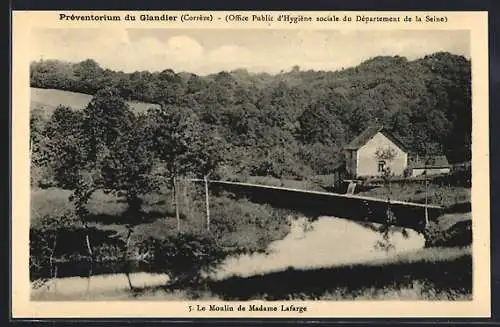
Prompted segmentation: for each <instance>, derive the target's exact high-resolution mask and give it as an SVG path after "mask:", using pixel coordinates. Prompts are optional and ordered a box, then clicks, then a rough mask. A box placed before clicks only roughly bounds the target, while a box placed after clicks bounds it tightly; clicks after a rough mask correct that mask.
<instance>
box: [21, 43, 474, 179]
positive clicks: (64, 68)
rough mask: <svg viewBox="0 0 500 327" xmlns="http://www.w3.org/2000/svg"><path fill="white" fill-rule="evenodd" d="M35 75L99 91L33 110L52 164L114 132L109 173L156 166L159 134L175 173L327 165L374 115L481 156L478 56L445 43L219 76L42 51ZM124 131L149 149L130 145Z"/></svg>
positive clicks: (409, 133) (429, 149)
mask: <svg viewBox="0 0 500 327" xmlns="http://www.w3.org/2000/svg"><path fill="white" fill-rule="evenodd" d="M165 66H166V67H168V63H165ZM30 84H31V86H32V87H37V88H50V89H59V90H68V91H74V92H82V93H87V94H91V95H94V96H95V97H94V99H93V100H92V101H91V103H90V104H89V106H88V107H87V108H86V109H85V110H83V111H75V110H72V109H71V108H64V107H61V108H58V109H57V110H56V111H55V113H54V114H53V115H52V117H51V118H50V123H49V124H47V123H46V122H41V121H39V120H40V119H41V118H40V117H42V116H43V115H38V114H37V112H36V108H35V110H33V112H32V119H31V129H32V133H31V138H32V142H33V143H32V144H33V146H34V148H35V150H36V151H35V152H37V153H43V152H44V151H45V152H47V151H49V152H52V153H53V154H56V155H55V157H57V159H58V160H56V161H57V162H56V161H52V164H49V163H48V162H47V161H50V160H54V155H52V159H50V158H48V157H47V156H43V155H40V156H38V159H39V160H38V161H39V162H38V164H39V165H51V167H52V169H54V170H57V169H58V165H59V166H61V165H63V166H64V162H63V161H71V162H73V163H74V162H76V161H78V160H83V159H82V158H77V157H79V156H80V157H81V156H82V155H83V154H82V153H81V151H78V150H77V149H83V148H85V147H86V148H87V149H89V151H88V152H87V153H88V154H89V155H91V154H92V153H94V154H95V153H98V151H91V149H92V147H98V146H100V145H102V144H107V145H109V149H113V148H114V149H116V151H117V154H116V156H115V157H114V159H113V160H115V159H117V160H116V161H117V162H113V163H112V164H111V163H109V165H108V166H107V170H106V171H105V172H106V174H107V177H105V178H104V179H105V180H108V181H112V180H119V179H118V178H116V176H114V175H113V174H122V173H123V172H124V171H125V170H123V169H120V168H119V165H124V164H125V163H124V162H126V161H130V160H132V161H135V162H137V163H138V165H140V164H143V165H145V166H143V167H138V168H137V171H140V170H148V169H150V168H151V169H153V168H154V167H149V166H148V165H150V164H152V162H154V160H150V158H148V157H147V155H146V154H145V152H146V150H144V149H145V148H146V147H147V146H148V144H150V145H151V146H155V145H154V144H153V143H154V142H156V143H157V144H156V146H155V148H156V149H157V151H156V156H157V157H159V158H160V159H161V160H162V161H163V162H165V163H167V164H170V165H171V166H170V167H166V168H165V169H167V170H168V171H170V172H174V171H175V173H176V174H184V173H188V172H191V170H192V168H193V167H194V166H196V167H198V168H196V169H198V170H199V168H200V167H205V168H206V169H205V171H208V170H209V168H210V167H213V166H217V167H218V168H223V170H224V174H227V175H260V176H274V177H278V178H303V177H307V176H311V175H314V174H328V173H330V172H331V171H332V169H333V167H335V164H336V163H337V162H338V160H339V159H341V156H342V151H341V149H342V147H343V146H344V145H345V144H346V143H348V142H349V141H350V140H351V139H352V138H353V137H355V136H356V135H357V134H359V133H360V132H361V131H362V130H363V129H364V128H366V127H367V126H369V125H371V124H374V123H377V124H383V125H384V126H385V127H387V128H389V129H390V130H391V131H392V132H393V133H394V134H396V135H397V136H399V138H400V139H401V140H402V141H403V142H404V143H406V145H407V146H408V147H409V148H410V149H412V151H413V152H414V154H417V153H418V154H419V155H429V154H446V155H447V157H448V159H449V161H450V162H463V161H467V160H470V158H471V124H472V116H471V63H470V61H469V60H468V59H466V58H464V57H462V56H457V55H453V54H450V53H446V52H440V53H434V54H431V55H427V56H425V57H424V58H421V59H417V60H413V61H409V60H407V59H406V58H404V57H400V56H393V57H389V56H380V57H375V58H371V59H369V60H367V61H365V62H363V63H361V64H360V65H358V66H356V67H352V68H347V69H342V70H338V71H312V70H307V71H306V70H302V69H301V68H300V67H298V66H296V67H293V69H291V70H290V71H286V72H285V71H284V72H281V73H279V74H276V75H271V74H267V73H249V72H248V71H247V70H245V69H237V70H234V71H230V72H220V73H217V74H212V75H208V76H198V75H195V74H191V73H185V72H174V71H173V70H171V69H165V70H163V71H161V72H148V71H142V72H133V73H124V72H121V71H120V72H116V71H112V70H109V69H104V68H102V67H100V66H99V64H98V63H96V62H95V61H94V60H91V59H88V60H85V61H82V62H79V63H68V62H61V61H57V60H42V61H38V62H33V63H32V64H31V72H30ZM128 100H136V101H143V102H149V103H155V104H160V105H161V109H152V110H150V111H149V112H147V113H133V112H132V111H131V110H130V108H128V107H127V105H126V103H125V101H128ZM132 116H134V117H132ZM39 118H40V119H39ZM86 124H87V125H86ZM99 124H101V125H102V126H100V125H99ZM106 124H107V125H106ZM81 126H84V127H85V126H86V127H85V128H86V129H84V130H86V131H87V133H89V131H90V130H92V131H94V132H95V133H94V134H93V135H94V136H93V139H94V140H93V141H92V142H91V141H85V144H79V143H78V142H77V141H75V142H73V141H71V140H72V138H74V135H76V134H78V132H77V130H81ZM103 128H105V129H107V131H106V132H102V131H103ZM120 130H121V131H128V134H130V135H129V140H125V139H126V138H124V137H118V136H119V135H120V133H121V132H120ZM130 131H133V132H132V133H130ZM75 133H76V134H75ZM99 133H100V134H102V135H97V134H99ZM87 135H88V134H87ZM140 135H142V136H140ZM148 135H149V136H148ZM146 139H147V140H149V141H147V142H146V141H145V140H146ZM43 140H45V141H43ZM47 140H51V141H47ZM71 142H73V143H71ZM120 142H125V143H123V144H126V146H125V147H127V146H135V147H136V150H137V149H140V148H141V147H143V148H144V149H143V150H144V151H135V152H134V151H132V152H127V151H125V150H123V149H124V147H122V148H119V144H120ZM148 142H149V143H148ZM64 147H66V148H65V149H63V148H64ZM118 148H119V149H118ZM44 149H45V150H44ZM48 149H50V150H48ZM71 149H72V150H71ZM109 151H111V150H109ZM62 153H65V155H64V159H62V158H63V157H62V156H61V154H62ZM68 153H69V154H71V155H73V156H74V157H71V156H69V155H68ZM193 153H196V155H194V154H193ZM139 157H141V158H139ZM87 159H88V158H87ZM94 159H95V158H94ZM94 159H92V160H93V162H95V160H94ZM174 159H175V160H174ZM174 166H175V167H174ZM65 167H66V168H67V166H65ZM110 167H113V169H111V168H110ZM190 167H191V168H190ZM66 168H65V174H67V173H68V170H67V169H66ZM193 169H194V168H193ZM127 171H128V172H129V173H132V174H133V173H134V171H130V170H127ZM218 171H219V173H220V174H222V172H221V169H219V170H218ZM106 174H105V175H106ZM137 174H138V173H137ZM141 176H142V175H141ZM122 177H123V178H121V179H120V180H130V181H131V180H134V181H135V182H136V183H145V181H141V180H138V179H135V177H134V178H132V177H130V176H129V177H126V176H122ZM61 178H63V179H64V178H67V176H66V177H61ZM127 178H128V179H127ZM63 184H64V183H63Z"/></svg>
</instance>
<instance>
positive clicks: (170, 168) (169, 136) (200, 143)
mask: <svg viewBox="0 0 500 327" xmlns="http://www.w3.org/2000/svg"><path fill="white" fill-rule="evenodd" d="M147 119H148V121H149V125H148V126H149V129H148V132H149V137H150V142H151V144H152V146H153V149H154V152H155V153H156V155H157V157H158V158H159V159H160V160H161V162H162V163H163V164H164V167H165V175H166V176H167V177H168V178H169V179H170V180H173V178H174V177H175V176H188V175H194V176H204V175H206V174H208V173H210V172H212V171H214V169H215V168H216V166H217V164H218V161H219V160H220V159H219V158H220V154H221V153H220V152H219V151H218V149H220V148H221V146H222V143H221V139H220V136H218V135H217V131H216V130H211V129H210V128H209V127H208V126H207V125H205V124H203V123H202V122H201V121H200V120H199V118H198V116H197V115H196V114H195V113H194V112H193V111H192V110H190V109H189V108H176V107H170V106H167V107H162V108H161V109H151V110H150V111H149V112H148V118H147Z"/></svg>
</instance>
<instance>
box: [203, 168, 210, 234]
mask: <svg viewBox="0 0 500 327" xmlns="http://www.w3.org/2000/svg"><path fill="white" fill-rule="evenodd" d="M204 180H205V206H206V214H207V231H210V204H209V202H208V175H207V176H205V177H204Z"/></svg>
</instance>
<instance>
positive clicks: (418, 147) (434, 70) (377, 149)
mask: <svg viewBox="0 0 500 327" xmlns="http://www.w3.org/2000/svg"><path fill="white" fill-rule="evenodd" d="M105 14H106V15H108V16H109V17H116V19H114V20H113V21H110V22H107V23H104V22H101V23H99V22H94V21H93V20H90V21H88V22H84V20H85V17H87V16H85V15H86V14H85V13H74V12H60V13H59V12H51V13H40V14H34V13H32V16H30V15H29V13H19V14H18V15H17V18H16V19H15V20H14V25H15V26H18V28H17V30H16V29H14V34H13V38H14V39H15V40H16V39H17V40H19V42H18V43H17V46H15V47H14V52H13V54H14V55H13V58H14V59H15V58H17V61H16V60H14V61H15V64H16V65H15V66H14V67H16V68H14V70H13V71H14V74H13V81H14V82H13V86H14V91H13V92H18V93H14V94H16V95H15V96H14V101H13V105H12V107H13V108H17V109H15V110H14V109H13V122H16V123H14V125H13V126H14V127H13V129H14V132H16V131H17V133H18V134H16V135H19V136H18V137H17V138H16V140H14V141H13V142H17V143H16V144H17V146H14V147H13V148H15V149H17V150H16V151H18V152H17V154H16V155H15V158H14V160H13V164H12V165H13V166H12V167H13V176H14V177H13V180H14V178H17V183H14V185H15V186H13V208H14V209H13V210H17V211H16V212H17V214H14V213H13V217H15V219H14V218H13V219H12V224H13V228H12V236H13V243H12V269H13V274H12V286H13V288H12V292H13V295H12V296H13V298H15V299H17V302H16V301H14V303H17V304H14V306H15V308H14V310H13V311H15V312H17V313H18V315H19V314H20V315H22V316H25V317H34V316H36V317H70V316H71V317H89V318H91V317H97V316H103V317H105V316H108V315H107V314H109V316H111V317H122V316H123V317H335V316H338V317H343V316H345V317H348V316H349V317H350V316H353V317H357V316H359V317H361V316H363V315H366V314H368V315H370V316H372V317H375V316H385V315H389V316H394V317H398V316H399V315H403V316H407V317H408V316H428V317H433V316H436V317H438V316H442V315H445V316H447V315H450V316H464V315H467V314H473V315H476V316H484V315H487V312H489V311H488V310H489V308H490V306H489V302H488V301H489V296H490V295H489V293H488V291H489V281H487V282H485V280H486V279H488V278H489V274H490V272H489V269H490V268H489V252H487V251H489V195H488V194H487V193H484V192H487V190H488V189H489V184H488V176H489V170H488V169H489V167H488V162H487V160H488V153H489V152H488V145H487V144H488V134H487V132H488V128H487V109H488V107H487V90H488V84H487V79H486V80H484V76H486V77H487V75H485V74H486V73H487V69H486V68H487V66H485V65H486V63H487V54H486V52H479V51H481V50H482V49H484V43H482V40H483V38H482V37H483V36H484V35H483V34H481V33H482V32H483V31H482V30H481V28H480V22H483V23H484V21H483V20H482V19H484V17H483V16H480V15H476V16H474V14H472V13H471V14H470V16H467V15H465V14H463V16H460V14H456V15H457V16H453V14H452V13H449V14H447V15H445V14H442V15H438V16H439V17H441V18H440V19H441V23H439V24H442V25H441V26H440V27H439V26H438V25H435V24H438V23H428V22H427V23H426V22H422V23H421V24H420V23H415V24H416V25H418V24H420V25H418V26H417V27H414V25H411V24H410V23H409V21H411V19H415V17H417V18H418V17H419V16H418V15H413V14H412V15H409V14H407V15H405V14H404V13H397V12H394V13H386V14H385V15H384V14H383V13H378V14H377V15H375V16H374V15H373V14H368V13H362V12H359V13H357V12H355V13H352V15H351V16H349V15H343V14H341V13H338V14H337V13H328V15H327V13H314V12H302V13H298V12H291V13H287V12H269V13H264V12H255V13H253V12H248V13H246V12H234V13H233V12H228V13H220V14H219V13H211V12H200V13H192V12H186V13H184V12H149V13H148V12H144V13H142V12H138V13H137V14H136V17H142V16H144V15H146V14H147V17H152V18H151V19H149V20H151V22H149V23H145V22H143V23H139V22H131V21H130V20H133V19H131V18H130V17H132V14H131V13H127V14H126V15H125V13H119V12H106V13H105ZM195 14H196V15H199V16H200V17H202V16H203V17H205V19H204V20H203V21H198V20H195V19H194V18H192V17H195V16H196V15H195ZM37 15H38V16H37ZM89 15H90V13H89ZM422 15H423V14H422ZM429 15H430V14H429ZM62 16H64V17H65V18H64V19H62V18H61V17H62ZM156 16H158V17H160V18H161V17H168V20H163V19H160V18H158V22H153V21H154V19H153V18H154V17H156ZM254 16H255V17H254ZM357 16H361V17H365V18H366V19H365V20H366V21H363V22H361V23H359V24H363V25H362V26H361V27H351V28H342V26H341V23H340V22H341V21H344V22H345V23H344V24H346V25H345V26H355V25H354V24H356V22H355V21H354V20H355V19H357V18H356V17H357ZM410 16H411V17H410ZM431 16H432V15H431ZM435 16H436V15H433V16H432V17H435ZM36 17H38V18H37V19H35V18H36ZM68 17H69V18H68ZM78 17H80V18H78ZM88 17H92V16H88ZM106 17H107V16H106ZM123 17H128V18H126V20H129V21H128V22H124V21H122V22H120V19H122V20H123ZM196 17H197V16H196ZM351 17H352V18H353V19H354V20H353V21H352V23H349V22H350V21H349V18H351ZM387 17H389V18H390V19H389V18H387ZM421 17H425V15H423V16H421ZM436 17H437V16H436ZM460 17H461V19H462V20H461V22H462V23H460V24H459V23H457V22H458V21H457V19H458V18H460ZM188 18H189V19H188ZM61 19H62V20H61ZM280 19H281V20H282V21H280ZM467 19H468V20H467ZM149 20H147V21H149ZM295 20H297V22H295ZM393 20H394V22H392V21H393ZM141 21H142V20H141ZM145 21H146V20H145ZM23 22H25V23H26V24H27V25H23V24H22V23H23ZM336 22H337V24H338V25H335V23H336ZM405 22H406V24H408V25H404V24H405ZM211 24H212V25H211ZM244 24H248V26H247V27H243V26H244ZM252 24H253V25H252ZM282 24H285V25H284V26H283V25H282ZM301 24H302V25H301ZM308 24H309V25H308ZM348 24H352V25H348ZM369 24H373V28H371V25H369ZM387 24H400V25H398V26H397V27H394V28H388V27H387V26H388V25H387ZM424 24H428V25H424ZM446 24H448V25H446ZM474 24H475V25H474ZM21 25H22V27H21ZM148 25H149V26H148ZM235 26H239V27H235ZM335 26H336V27H335ZM395 26H396V25H395ZM404 26H408V27H407V28H405V27H404ZM443 26H444V27H443ZM485 26H486V25H485ZM377 27H379V28H377ZM424 27H425V28H424ZM15 31H17V32H15ZM16 33H17V34H16ZM485 67H486V68H485ZM485 83H486V84H485ZM15 124H17V125H15ZM485 126H486V127H485ZM21 149H24V150H23V151H24V152H22V153H21V152H20V150H21ZM16 176H17V177H16ZM481 192H483V193H481ZM13 212H14V211H13ZM473 216H474V217H473ZM488 280H489V279H488ZM162 302H165V303H162ZM104 304H105V305H104ZM433 310H434V311H433Z"/></svg>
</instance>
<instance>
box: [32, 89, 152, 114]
mask: <svg viewBox="0 0 500 327" xmlns="http://www.w3.org/2000/svg"><path fill="white" fill-rule="evenodd" d="M30 96H31V102H30V109H31V110H33V109H35V108H37V109H43V111H44V112H45V114H46V115H50V114H51V113H52V112H53V111H54V110H55V109H56V108H57V107H58V106H60V105H62V106H67V107H71V108H73V109H83V108H85V107H86V106H87V105H88V104H89V102H90V100H92V95H89V94H84V93H78V92H71V91H63V90H55V89H39V88H36V87H32V88H30ZM127 103H128V105H129V106H130V107H131V108H132V110H134V111H135V112H144V111H146V110H147V109H148V108H151V107H158V105H156V104H151V103H145V102H139V101H128V102H127Z"/></svg>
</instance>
